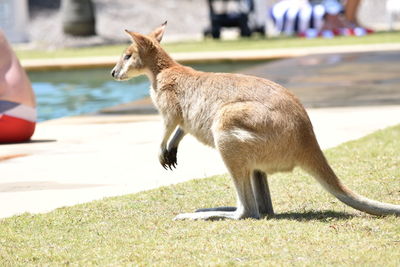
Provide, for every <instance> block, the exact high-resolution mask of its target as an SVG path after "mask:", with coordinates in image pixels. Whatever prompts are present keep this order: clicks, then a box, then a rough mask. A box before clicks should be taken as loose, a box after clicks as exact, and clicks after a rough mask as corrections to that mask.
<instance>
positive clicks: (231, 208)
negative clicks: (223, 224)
mask: <svg viewBox="0 0 400 267" xmlns="http://www.w3.org/2000/svg"><path fill="white" fill-rule="evenodd" d="M236 209H237V208H236V207H216V208H203V209H197V210H196V212H205V211H236Z"/></svg>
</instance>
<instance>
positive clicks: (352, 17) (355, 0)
mask: <svg viewBox="0 0 400 267" xmlns="http://www.w3.org/2000/svg"><path fill="white" fill-rule="evenodd" d="M359 5H360V0H347V1H346V4H345V11H344V14H345V17H346V20H347V21H348V22H350V23H353V24H354V25H355V26H358V25H359V23H358V20H357V11H358V7H359Z"/></svg>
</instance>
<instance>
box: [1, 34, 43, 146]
mask: <svg viewBox="0 0 400 267" xmlns="http://www.w3.org/2000/svg"><path fill="white" fill-rule="evenodd" d="M35 125H36V101H35V95H34V92H33V89H32V86H31V83H30V81H29V78H28V76H27V74H26V73H25V71H24V69H23V68H22V67H21V64H20V63H19V61H18V58H17V57H16V55H15V53H14V51H13V50H12V49H11V47H10V45H9V43H8V42H7V39H6V38H5V36H4V34H3V32H1V31H0V144H4V143H18V142H25V141H29V140H30V138H31V137H32V135H33V133H34V131H35Z"/></svg>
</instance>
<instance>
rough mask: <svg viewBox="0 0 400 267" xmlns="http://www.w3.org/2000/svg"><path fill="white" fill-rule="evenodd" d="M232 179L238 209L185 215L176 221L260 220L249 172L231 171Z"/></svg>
mask: <svg viewBox="0 0 400 267" xmlns="http://www.w3.org/2000/svg"><path fill="white" fill-rule="evenodd" d="M231 175H232V179H233V181H234V184H235V188H236V192H237V202H238V208H236V209H234V210H233V209H228V210H226V209H225V210H222V211H221V210H218V209H217V210H210V211H200V212H195V213H183V214H179V215H178V216H176V217H175V220H184V219H190V220H215V219H235V220H238V219H244V218H256V219H258V218H260V213H259V212H258V207H257V203H256V199H255V196H254V193H253V190H252V186H251V176H250V172H249V171H242V170H240V169H239V170H236V171H235V170H233V169H231Z"/></svg>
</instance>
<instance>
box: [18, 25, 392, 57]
mask: <svg viewBox="0 0 400 267" xmlns="http://www.w3.org/2000/svg"><path fill="white" fill-rule="evenodd" d="M380 43H400V32H380V33H374V34H371V35H367V36H363V37H352V36H349V37H335V38H333V39H324V38H315V39H305V38H296V37H279V38H269V39H265V38H260V37H258V38H251V39H238V40H227V41H218V40H212V39H206V40H204V41H192V42H179V43H166V44H164V45H163V46H164V47H165V48H166V50H167V51H168V52H171V53H174V52H202V51H226V50H255V49H277V48H295V47H316V46H336V45H356V44H380ZM126 46H127V44H124V45H114V46H97V47H85V48H75V49H61V50H51V51H41V50H25V49H17V55H18V56H19V58H21V59H37V58H64V57H92V56H117V55H119V54H120V53H121V52H122V51H123V49H124V48H125V47H126Z"/></svg>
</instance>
